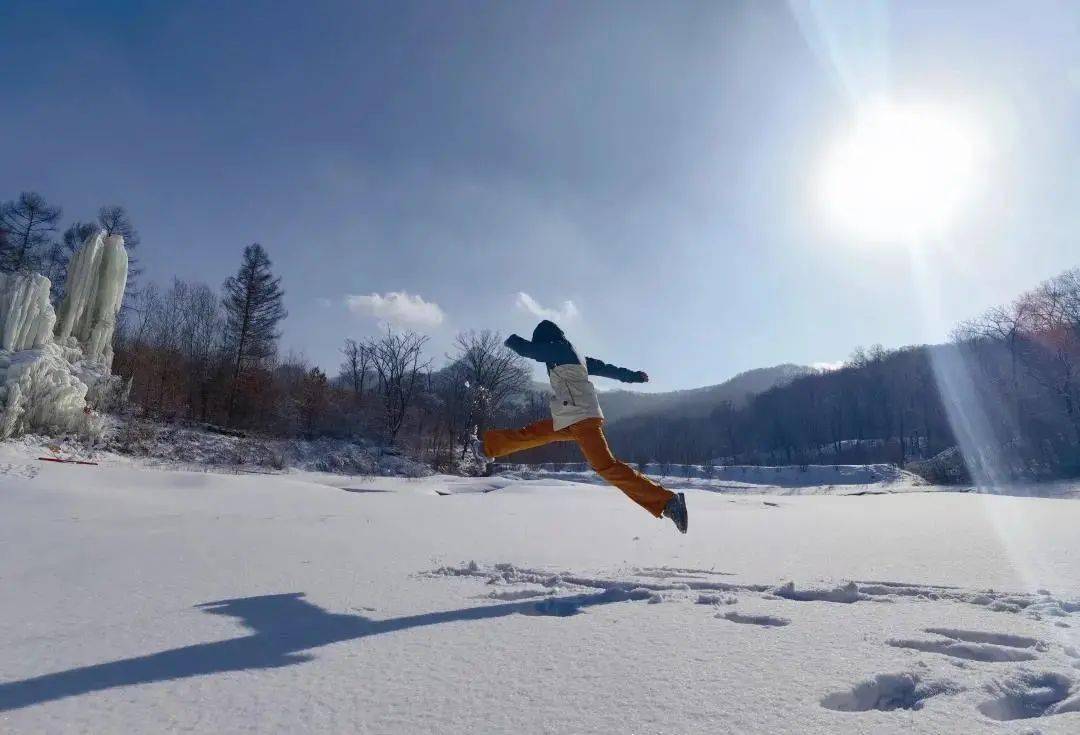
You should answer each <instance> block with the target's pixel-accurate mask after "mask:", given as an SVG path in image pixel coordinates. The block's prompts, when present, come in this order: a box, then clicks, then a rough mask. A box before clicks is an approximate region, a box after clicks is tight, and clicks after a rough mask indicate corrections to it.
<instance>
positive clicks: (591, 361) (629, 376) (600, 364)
mask: <svg viewBox="0 0 1080 735" xmlns="http://www.w3.org/2000/svg"><path fill="white" fill-rule="evenodd" d="M585 367H586V368H588V370H589V375H599V376H600V377H601V378H613V379H615V380H621V381H622V382H624V383H648V382H649V374H648V373H646V372H645V371H644V370H627V369H626V368H623V367H618V366H617V365H609V364H607V363H606V362H604V361H603V360H597V359H596V358H595V357H586V358H585Z"/></svg>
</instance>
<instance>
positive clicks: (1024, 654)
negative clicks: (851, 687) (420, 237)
mask: <svg viewBox="0 0 1080 735" xmlns="http://www.w3.org/2000/svg"><path fill="white" fill-rule="evenodd" d="M925 630H926V632H927V633H930V634H932V635H938V636H941V637H942V638H947V639H950V640H930V641H922V640H897V639H893V640H889V641H887V643H888V644H889V645H890V646H893V647H894V648H910V649H912V650H915V651H923V652H924V653H940V654H943V655H945V656H952V657H953V658H961V659H965V660H968V661H983V662H1002V661H1033V660H1035V658H1037V657H1036V655H1035V654H1034V653H1032V652H1031V650H1027V649H1035V650H1046V646H1045V645H1044V644H1042V643H1041V642H1040V641H1038V640H1037V639H1035V638H1029V637H1027V636H1022V635H1012V634H1010V633H986V632H983V631H978V630H959V629H956V628H926V629H925Z"/></svg>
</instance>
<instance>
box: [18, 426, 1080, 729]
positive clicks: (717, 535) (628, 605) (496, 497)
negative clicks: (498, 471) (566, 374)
mask: <svg viewBox="0 0 1080 735" xmlns="http://www.w3.org/2000/svg"><path fill="white" fill-rule="evenodd" d="M103 461H104V464H102V465H99V466H82V465H65V464H53V463H43V462H38V461H37V460H36V459H35V458H34V454H33V453H31V452H30V451H28V446H27V445H23V444H14V443H8V444H5V445H3V446H2V447H0V540H2V543H3V554H0V578H2V579H3V581H4V584H3V585H2V586H0V609H2V610H3V625H2V626H0V650H3V651H4V654H5V655H4V656H3V657H0V730H3V732H5V733H38V732H51V733H67V732H173V731H184V732H196V733H221V732H239V731H250V732H266V733H301V732H363V733H368V732H370V733H414V732H483V733H539V732H579V733H609V732H639V733H660V732H663V733H701V732H731V733H770V734H772V733H839V732H865V733H870V732H872V733H955V732H964V733H982V732H986V733H998V732H1010V733H1011V732H1017V733H1019V732H1024V731H1027V732H1036V731H1037V732H1041V733H1044V734H1046V735H1051V734H1054V733H1057V734H1061V735H1064V734H1065V733H1075V732H1077V731H1080V638H1078V635H1080V634H1078V631H1080V582H1078V580H1080V534H1078V533H1077V532H1076V531H1077V528H1078V527H1080V503H1077V502H1075V501H1072V500H1065V499H1061V498H1050V499H1047V498H1025V497H1005V496H986V495H977V494H961V493H950V492H920V493H901V494H888V495H869V496H860V497H842V496H838V495H822V496H805V497H802V496H791V497H782V496H778V495H772V496H760V495H747V494H742V495H734V496H733V495H728V494H723V493H714V492H701V491H695V490H690V491H688V503H689V506H690V512H691V516H690V519H691V520H690V533H689V535H687V536H681V535H679V534H677V533H675V532H674V530H673V529H672V528H671V526H670V523H668V522H666V521H663V522H662V521H658V520H655V519H653V518H651V517H649V516H648V515H647V514H645V513H642V512H641V511H640V509H638V508H637V507H635V506H634V505H633V504H631V503H629V502H628V501H627V500H626V499H625V498H623V497H622V496H621V495H620V494H619V493H618V492H617V491H615V490H613V489H611V488H607V487H599V486H595V485H590V484H582V483H577V482H567V481H562V480H557V479H551V478H545V479H540V480H524V479H518V478H513V477H494V478H460V477H447V476H439V475H436V476H432V477H427V478H419V479H407V478H367V479H365V478H361V477H347V476H340V475H326V474H319V473H311V472H293V473H290V474H284V475H238V474H233V475H220V474H211V473H205V472H181V471H164V470H158V469H148V468H146V467H144V466H141V465H140V464H137V463H133V462H132V461H130V460H121V459H111V458H109V457H105V458H103ZM923 489H924V490H932V489H933V488H923ZM1076 489H1077V488H1076V486H1075V485H1072V486H1059V487H1058V488H1057V489H1056V490H1057V492H1058V494H1059V495H1061V496H1074V495H1075V494H1076Z"/></svg>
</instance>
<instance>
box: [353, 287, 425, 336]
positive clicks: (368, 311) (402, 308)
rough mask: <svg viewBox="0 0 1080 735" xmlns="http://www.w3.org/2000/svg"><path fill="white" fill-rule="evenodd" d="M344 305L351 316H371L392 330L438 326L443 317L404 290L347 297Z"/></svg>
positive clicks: (422, 300) (416, 296) (418, 297)
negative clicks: (393, 327) (392, 327)
mask: <svg viewBox="0 0 1080 735" xmlns="http://www.w3.org/2000/svg"><path fill="white" fill-rule="evenodd" d="M345 305H346V306H348V307H349V311H351V312H352V313H353V314H356V315H358V316H370V317H374V318H376V319H378V320H379V321H380V322H382V323H384V324H389V325H393V326H395V327H416V328H425V327H426V328H431V327H437V326H439V325H440V324H442V323H443V320H444V319H445V318H446V315H445V314H444V313H443V310H442V309H440V308H439V305H438V304H436V303H434V302H432V301H424V299H423V297H421V296H420V295H419V294H410V293H408V292H406V291H390V292H389V293H385V294H377V293H373V294H366V295H364V294H350V295H348V296H346V297H345Z"/></svg>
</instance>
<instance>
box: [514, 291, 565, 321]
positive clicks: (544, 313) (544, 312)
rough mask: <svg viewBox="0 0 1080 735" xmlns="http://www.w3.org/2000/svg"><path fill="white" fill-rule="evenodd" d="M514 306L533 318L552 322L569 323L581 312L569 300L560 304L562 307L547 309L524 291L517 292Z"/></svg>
mask: <svg viewBox="0 0 1080 735" xmlns="http://www.w3.org/2000/svg"><path fill="white" fill-rule="evenodd" d="M514 304H515V306H517V308H519V309H522V310H523V311H527V312H529V313H530V314H532V315H533V316H535V317H539V318H540V319H550V320H551V321H553V322H570V321H574V320H575V319H577V318H578V317H579V316H581V312H579V311H578V308H577V307H576V306H574V302H573V301H570V300H569V299H567V300H566V301H564V302H562V306H561V307H559V308H558V309H549V308H547V307H544V306H541V304H540V302H538V301H537V300H536V299H534V298H533V297H532V296H530V295H529V294H527V293H525V292H524V291H518V295H517V299H516V300H515V302H514Z"/></svg>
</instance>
